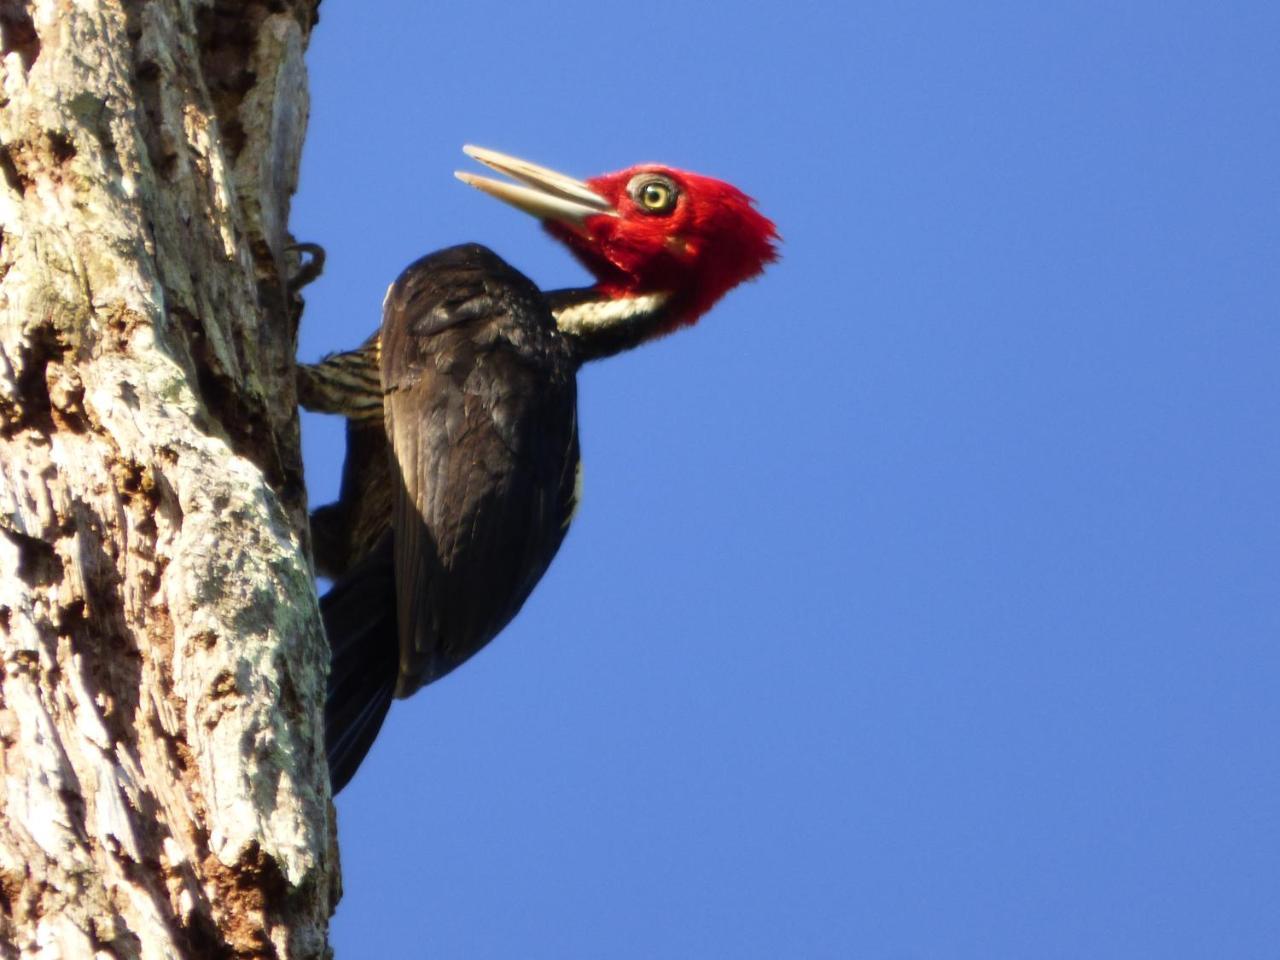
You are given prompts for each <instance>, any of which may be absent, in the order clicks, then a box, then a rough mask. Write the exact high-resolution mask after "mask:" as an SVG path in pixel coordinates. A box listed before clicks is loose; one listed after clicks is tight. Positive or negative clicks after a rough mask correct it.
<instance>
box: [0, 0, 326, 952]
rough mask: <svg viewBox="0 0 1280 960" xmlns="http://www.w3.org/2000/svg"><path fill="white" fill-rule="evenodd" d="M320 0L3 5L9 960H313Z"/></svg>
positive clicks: (3, 940) (321, 663) (0, 694)
mask: <svg viewBox="0 0 1280 960" xmlns="http://www.w3.org/2000/svg"><path fill="white" fill-rule="evenodd" d="M317 2H318V0H149V2H147V0H27V2H25V3H24V2H19V0H0V29H2V31H3V51H2V52H3V63H2V68H0V76H2V79H3V91H0V174H3V176H0V229H2V230H3V234H2V237H0V644H2V649H3V658H4V664H3V674H2V675H0V751H2V752H0V957H5V958H8V957H18V956H22V957H34V956H40V957H48V958H54V957H157V958H158V957H321V956H325V955H326V954H327V952H328V948H327V946H326V927H327V919H328V916H329V914H330V913H331V911H332V907H333V904H334V902H335V901H336V897H337V887H338V873H337V863H336V854H335V847H334V830H333V818H332V807H331V805H330V803H329V793H328V791H329V788H328V774H327V770H326V766H325V759H324V749H323V736H322V730H321V723H320V714H321V710H320V708H321V703H322V700H323V696H324V675H325V669H326V663H327V648H326V645H325V642H324V640H323V637H322V632H321V628H320V620H319V615H318V611H317V606H316V599H315V589H314V586H313V582H312V577H311V573H310V567H309V562H308V547H307V536H306V503H305V492H304V489H303V482H302V464H301V458H300V453H299V443H298V420H297V413H296V409H295V401H294V385H293V354H294V340H295V332H296V326H297V318H298V313H299V310H300V304H299V303H298V302H297V298H296V297H294V296H293V294H292V292H291V290H290V288H289V284H288V274H289V269H290V266H291V264H293V265H294V266H296V259H297V258H296V256H295V255H293V254H292V253H290V252H289V251H288V249H287V246H288V243H289V236H288V232H287V224H288V212H289V199H290V195H291V194H292V192H293V189H294V186H295V184H296V180H297V170H298V159H299V154H300V151H301V146H302V137H303V133H304V128H305V124H306V115H307V92H306V72H305V67H304V64H303V51H304V49H305V47H306V43H307V39H308V35H309V33H310V30H311V29H312V26H313V25H314V22H315V18H316V10H315V7H316V3H317Z"/></svg>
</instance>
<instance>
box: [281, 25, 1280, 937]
mask: <svg viewBox="0 0 1280 960" xmlns="http://www.w3.org/2000/svg"><path fill="white" fill-rule="evenodd" d="M371 10H373V11H375V13H374V15H371V13H370V11H371ZM1277 36H1280V7H1278V6H1276V5H1275V4H1269V3H1261V2H1259V3H1234V4H1233V3H1225V4H1219V5H1214V6H1212V7H1210V6H1209V5H1205V4H1191V3H1177V2H1174V3H1159V4H1157V3H1142V2H1134V3H1094V2H1085V3H1072V4H1023V3H979V4H966V5H959V4H943V3H928V2H918V3H888V2H880V3H816V4H815V3H802V2H793V3H787V4H781V3H769V2H766V3H760V4H756V5H755V6H752V7H747V6H745V5H744V6H734V5H727V4H724V5H718V4H708V5H704V6H694V5H689V4H679V3H672V2H667V0H656V2H648V3H645V4H638V5H606V4H599V3H584V2H577V3H564V4H560V5H558V6H556V7H555V8H554V11H553V10H551V9H550V8H548V9H544V10H539V9H537V8H536V6H535V5H527V6H523V7H520V6H517V5H513V4H492V3H470V4H460V3H455V4H421V3H418V2H410V0H400V2H389V0H387V2H381V3H378V4H376V5H373V7H370V6H368V5H361V4H354V3H338V2H335V0H327V2H326V3H325V4H324V5H323V6H322V20H321V23H320V25H319V28H318V30H317V32H316V34H315V36H314V42H313V44H312V47H311V51H310V54H309V65H310V69H311V82H312V83H311V89H312V98H313V102H312V118H311V128H310V135H309V140H308V145H307V152H306V156H305V162H304V169H303V180H302V188H301V191H300V193H299V195H298V197H297V200H296V204H295V207H294V214H293V229H294V232H295V234H296V235H297V236H298V237H299V238H300V239H304V240H310V241H315V242H319V243H322V244H323V245H324V246H325V247H326V248H327V250H328V254H329V265H328V268H327V271H326V273H325V275H324V277H323V278H322V279H321V280H320V281H318V282H317V283H316V284H315V285H313V286H312V287H309V288H308V290H307V298H308V301H309V302H308V307H307V312H306V315H305V317H304V321H303V330H302V336H301V347H300V353H301V356H302V357H303V358H304V359H314V358H315V357H317V356H319V355H320V354H322V353H324V352H326V351H330V350H335V349H339V348H343V347H349V346H353V345H355V344H357V343H358V342H360V341H361V340H362V339H363V338H364V337H365V336H366V335H367V334H368V333H370V332H371V331H372V330H373V329H374V327H375V325H376V324H377V322H378V305H379V303H380V300H381V297H382V294H383V291H384V290H385V288H386V286H387V284H388V283H389V282H390V281H391V280H392V279H393V278H394V277H395V275H396V274H397V273H398V272H399V270H400V269H401V268H402V267H403V266H404V265H405V264H407V263H408V262H409V261H411V260H413V259H414V258H416V257H417V256H419V255H421V254H422V253H425V252H428V251H431V250H434V249H437V248H439V247H442V246H447V245H449V244H453V243H457V242H461V241H469V240H474V241H479V242H482V243H485V244H488V245H489V246H491V247H493V248H494V249H495V250H497V251H498V253H500V254H501V255H502V256H504V257H505V258H507V259H508V260H509V261H510V262H511V263H512V264H514V265H515V266H516V267H518V268H519V269H521V270H522V271H524V272H525V273H527V274H529V275H530V276H531V277H533V278H534V279H535V280H536V281H537V282H538V283H540V284H541V285H542V286H544V287H558V286H566V285H573V284H577V283H580V282H583V280H584V275H583V273H582V271H581V270H580V268H578V267H577V266H576V265H575V264H574V263H573V262H572V260H571V259H570V258H569V257H568V255H567V254H565V253H564V252H563V251H562V250H560V249H558V248H557V247H556V246H555V245H554V244H553V242H552V241H551V240H550V239H548V238H547V237H545V236H544V235H542V233H541V232H540V231H539V230H538V229H537V228H536V227H535V225H534V224H533V223H532V222H531V221H528V220H527V218H525V217H523V216H522V215H520V214H518V213H516V212H514V211H512V210H510V209H508V208H506V207H504V206H502V205H501V204H498V203H496V202H495V201H493V200H491V199H489V198H486V197H484V196H482V195H481V194H479V193H477V192H476V191H473V190H470V189H468V188H466V187H465V186H463V185H462V184H460V183H458V182H456V181H455V180H454V179H453V178H452V171H453V170H454V169H457V168H459V167H464V168H466V167H468V165H469V162H468V161H467V160H466V158H465V157H463V156H462V154H461V153H460V152H459V147H460V146H461V145H462V144H463V143H477V144H481V145H484V146H489V147H493V148H496V149H499V150H503V151H507V152H510V153H514V154H516V155H519V156H524V157H527V158H529V159H531V160H534V161H537V162H541V163H545V164H548V165H551V166H555V167H557V168H560V169H563V170H565V171H567V172H570V173H574V174H577V175H580V176H586V175H591V174H595V173H601V172H605V171H609V170H616V169H619V168H622V167H626V166H629V165H631V164H633V163H637V162H641V161H650V160H653V161H661V162H666V163H670V164H672V165H675V166H679V167H684V168H687V169H691V170H695V171H698V172H702V173H707V174H711V175H714V176H719V177H722V178H724V179H727V180H730V181H732V182H734V183H736V184H737V185H739V186H740V187H742V188H743V189H744V190H746V191H747V192H748V193H750V194H752V195H753V196H755V197H756V198H757V199H758V201H759V205H760V207H761V209H762V210H763V211H764V212H765V213H766V214H767V215H769V216H770V217H772V218H773V219H774V220H775V221H776V222H777V223H778V226H779V228H780V230H781V232H782V235H783V237H784V241H785V243H784V247H783V260H782V261H781V262H780V263H778V264H776V265H774V266H773V267H772V268H771V269H770V270H769V271H768V273H767V274H766V275H765V276H764V277H763V278H761V279H760V280H759V281H758V282H756V283H753V284H750V285H747V286H745V287H743V288H741V289H739V290H737V291H735V292H734V293H732V294H731V295H730V296H729V297H728V298H726V299H725V300H724V301H723V302H722V303H721V304H720V305H719V306H718V307H717V308H716V309H715V310H714V311H713V312H712V313H711V314H710V315H709V316H707V317H706V318H705V319H704V320H703V322H702V323H701V324H700V325H699V326H698V327H697V328H695V329H693V330H690V331H687V332H682V333H680V334H678V335H676V336H672V337H670V338H668V339H666V340H664V341H662V342H660V343H658V344H655V345H651V346H649V347H646V348H644V349H642V350H638V351H636V352H634V353H632V354H629V355H626V356H622V357H618V358H615V359H612V360H609V361H607V362H603V363H600V364H597V365H594V366H592V367H590V368H588V369H587V370H585V371H584V372H583V374H582V375H581V377H580V393H581V397H580V404H581V427H582V444H583V456H584V461H585V475H584V480H585V493H584V497H583V501H582V507H581V510H580V512H579V514H578V517H577V519H576V521H575V523H574V526H573V529H572V530H571V532H570V535H569V537H568V539H567V541H566V542H565V545H564V547H563V549H562V550H561V552H560V555H559V557H558V558H557V560H556V562H555V564H554V565H553V567H552V569H551V571H550V572H549V573H548V575H547V576H546V578H545V579H544V580H543V582H542V584H541V585H540V586H539V587H538V589H537V590H536V591H535V593H534V595H533V597H532V598H531V600H530V601H529V603H528V604H527V605H526V607H525V609H524V611H523V612H522V613H521V615H520V616H519V617H518V618H517V619H516V620H515V621H514V622H513V623H512V625H511V626H510V627H509V628H508V629H507V631H506V632H505V633H504V634H503V635H502V636H501V637H500V638H499V639H498V640H497V641H495V642H494V643H493V644H492V645H491V646H490V647H489V648H488V649H487V650H485V651H484V652H483V653H482V654H481V655H479V656H478V657H477V658H476V659H475V660H473V661H472V662H470V663H468V664H467V665H466V666H465V667H464V668H463V669H461V670H459V671H458V672H457V673H456V674H454V675H452V676H450V677H448V678H447V679H445V680H444V681H442V682H440V683H438V684H436V685H434V686H432V687H429V688H428V689H426V690H425V691H423V692H422V693H420V694H419V695H418V696H417V697H415V698H414V699H412V700H410V701H407V702H401V703H398V704H397V705H396V707H395V708H394V709H393V711H392V714H391V716H390V719H389V721H388V724H387V727H386V729H385V730H384V732H383V734H382V737H381V739H380V741H379V742H378V744H377V746H376V747H375V748H374V751H373V753H372V754H371V756H370V758H369V760H368V761H367V763H366V765H365V767H364V768H363V769H362V770H361V772H360V774H359V775H358V777H357V778H356V780H355V781H354V782H353V784H352V785H351V786H350V788H349V789H348V790H347V791H346V792H345V793H344V794H343V796H342V797H341V798H340V800H339V802H338V812H339V829H340V838H341V843H342V859H343V866H344V875H345V888H346V892H345V897H344V900H343V902H342V905H341V907H340V908H339V911H338V914H337V916H336V918H335V921H334V927H333V942H334V944H335V947H336V948H337V950H338V955H339V956H340V957H347V958H359V957H385V956H426V955H430V956H431V957H433V958H448V957H465V958H486V957H493V958H506V957H517V956H518V957H524V958H543V957H546V958H560V957H610V958H632V957H634V958H653V957H711V956H724V957H735V958H753V957H759V958H776V957H860V958H862V957H866V958H880V957H884V958H932V957H938V958H993V957H999V958H1004V957H1010V958H1023V957H1037V958H1054V957H1063V958H1075V957H1085V956H1087V957H1090V958H1093V960H1099V958H1111V957H1115V958H1134V957H1161V958H1181V957H1188V958H1191V957H1206V958H1210V957H1212V958H1220V957H1232V958H1253V957H1258V958H1263V957H1267V958H1271V957H1274V956H1276V950H1277V944H1280V748H1278V747H1277V731H1278V730H1280V696H1278V695H1277V692H1278V690H1280V643H1278V641H1280V589H1278V587H1280V426H1278V424H1280V322H1278V321H1280V52H1278V50H1280V48H1277V46H1276V37H1277ZM304 427H305V431H306V456H307V476H308V485H309V489H310V491H311V496H312V498H313V502H314V503H316V504H319V503H322V502H325V501H326V500H328V499H330V498H331V497H332V496H333V495H334V493H335V492H336V489H337V482H338V471H339V468H340V464H341V457H342V447H341V430H340V426H339V424H338V423H337V421H333V420H327V419H324V418H317V417H310V416H308V417H307V418H306V420H305V421H304Z"/></svg>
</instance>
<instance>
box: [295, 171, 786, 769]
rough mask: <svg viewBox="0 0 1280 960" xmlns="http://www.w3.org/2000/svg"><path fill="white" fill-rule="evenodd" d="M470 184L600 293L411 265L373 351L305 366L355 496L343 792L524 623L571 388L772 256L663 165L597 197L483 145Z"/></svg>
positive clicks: (601, 180) (608, 179)
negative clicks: (529, 223) (394, 714)
mask: <svg viewBox="0 0 1280 960" xmlns="http://www.w3.org/2000/svg"><path fill="white" fill-rule="evenodd" d="M463 150H464V152H465V153H466V154H467V155H468V156H470V157H472V158H473V159H475V160H477V161H478V162H480V163H481V164H484V165H485V166H487V167H489V168H491V169H492V170H495V171H497V172H498V173H500V174H502V175H504V176H505V177H507V178H508V179H506V180H498V179H494V178H491V177H487V176H478V175H476V174H473V173H465V172H458V173H457V174H456V176H457V177H458V178H459V179H460V180H462V181H463V182H465V183H468V184H470V185H471V186H473V187H476V188H477V189H479V190H481V191H483V192H485V193H487V194H489V195H490V196H493V197H496V198H497V199H499V200H503V201H505V202H506V203H508V204H510V205H512V206H514V207H516V208H517V209H520V210H522V211H524V212H526V213H529V214H532V215H533V216H534V217H537V218H538V219H539V220H540V221H541V222H542V224H543V226H544V228H545V229H546V230H547V232H548V233H550V234H551V236H552V237H554V238H555V239H556V240H558V241H559V242H561V243H563V244H564V245H565V246H566V247H567V248H568V249H569V251H570V252H571V253H572V254H573V255H574V256H575V257H576V258H577V259H578V260H579V261H580V262H581V263H582V264H583V265H584V266H585V267H586V268H587V270H588V271H590V273H591V274H592V275H593V277H594V278H595V283H594V284H592V285H591V286H589V287H585V288H582V289H571V290H556V291H551V292H547V293H542V292H540V291H539V290H538V289H537V287H536V286H535V285H534V284H533V283H532V282H531V281H530V280H528V279H527V278H526V277H524V276H523V275H522V274H520V273H519V272H518V271H517V270H515V269H514V268H512V267H511V266H509V265H508V264H506V263H505V262H503V260H502V259H500V258H499V257H498V256H497V255H496V254H494V253H493V252H492V251H490V250H488V249H486V248H484V247H482V246H479V245H477V244H464V245H462V246H457V247H450V248H448V249H445V250H441V251H439V252H437V253H433V254H430V255H428V256H426V257H423V258H422V259H420V260H418V261H416V262H415V263H413V264H411V265H410V266H409V267H408V268H406V269H405V271H404V272H403V273H402V274H401V275H400V277H399V278H398V279H397V280H396V281H395V283H393V284H392V285H391V287H390V289H389V290H388V291H387V296H386V299H385V301H384V302H383V311H382V326H381V329H380V330H379V332H378V333H376V334H374V336H373V337H371V338H370V339H369V340H367V341H366V342H365V344H364V345H363V346H361V347H360V348H358V349H356V350H352V351H349V352H345V353H339V354H335V355H333V356H330V357H328V358H326V359H325V360H323V361H321V362H320V363H319V364H314V365H302V366H300V367H299V377H298V392H299V398H300V400H301V402H302V404H303V406H304V407H306V408H308V409H311V410H316V411H318V412H325V413H338V414H341V415H343V416H345V417H346V418H347V420H348V425H347V456H346V462H345V464H344V468H343V478H342V489H341V493H340V495H339V498H338V500H337V501H336V502H335V503H332V504H329V505H327V506H324V507H321V508H320V509H318V510H316V511H315V512H314V513H313V514H312V519H311V527H312V540H313V547H314V553H315V561H316V570H317V572H318V573H320V574H322V575H326V576H330V577H333V578H334V579H335V582H334V585H333V587H332V589H331V590H330V591H329V592H328V593H326V594H325V596H324V597H323V598H322V600H321V611H322V613H323V616H324V622H325V628H326V632H327V633H328V636H329V643H330V647H331V649H332V663H331V669H330V677H329V690H328V696H327V701H326V707H325V724H326V748H327V752H328V756H329V767H330V778H331V780H332V785H333V790H334V792H335V793H337V792H338V791H339V790H340V789H342V787H343V786H345V785H346V783H347V782H348V781H349V780H350V778H351V776H352V775H353V774H354V773H355V771H356V768H357V767H358V766H359V764H360V762H361V761H362V760H363V758H364V756H365V754H366V753H367V752H368V750H369V748H370V746H371V745H372V743H373V740H374V738H375V736H376V735H377V732H378V730H379V729H380V728H381V725H382V722H383V719H384V718H385V716H386V713H387V710H388V709H389V707H390V704H391V701H392V700H393V699H395V698H403V697H407V696H409V695H411V694H413V693H414V692H415V691H417V690H418V689H419V688H421V687H422V686H423V685H425V684H427V683H430V682H432V681H434V680H437V679H439V678H440V677H442V676H444V675H445V674H446V673H448V672H449V671H451V670H453V669H454V668H455V667H457V666H459V665H460V664H461V663H463V662H464V661H465V660H467V659H468V658H469V657H470V656H472V655H473V654H474V653H476V651H478V650H479V649H480V648H481V647H483V646H484V645H485V644H486V643H488V642H489V641H490V640H491V639H493V637H494V636H496V635H497V633H498V632H499V631H501V630H502V629H503V627H505V626H506V624H507V623H508V622H509V621H510V620H511V618H512V617H514V616H515V615H516V613H517V612H518V611H519V610H520V607H521V605H522V604H523V603H524V601H525V599H526V598H527V597H528V596H529V594H530V592H531V591H532V590H533V588H534V586H535V585H536V584H537V582H538V580H539V579H540V578H541V577H542V575H543V573H544V572H545V571H546V569H547V567H548V565H549V564H550V563H551V560H552V558H553V557H554V556H555V554H556V551H557V550H558V549H559V546H560V543H561V541H562V540H563V538H564V535H565V532H566V531H567V529H568V526H569V522H570V520H571V518H572V515H573V511H574V508H575V505H576V501H577V482H578V476H579V460H578V429H577V396H576V382H575V381H576V372H577V370H578V368H579V367H580V366H582V365H583V364H584V363H587V362H590V361H592V360H598V359H601V358H604V357H609V356H612V355H614V354H616V353H619V352H621V351H624V350H628V349H630V348H632V347H636V346H639V345H640V344H642V343H645V342H647V341H649V340H653V339H655V338H657V337H661V336H663V335H665V334H668V333H671V332H672V331H674V330H676V329H678V328H680V327H683V326H687V325H689V324H692V323H694V322H695V321H697V320H698V318H699V317H701V316H702V315H703V314H704V313H706V312H707V310H709V309H710V308H711V307H712V305H713V304H715V302H716V301H717V300H719V299H720V298H721V297H722V296H724V294H725V293H727V292H728V291H729V290H731V289H732V288H734V287H735V286H737V285H738V284H740V283H742V282H743V281H745V280H749V279H751V278H753V277H755V276H757V275H758V274H759V273H761V271H762V270H763V269H764V268H765V266H766V265H767V264H768V263H770V262H771V261H773V260H775V259H776V258H777V242H778V234H777V230H776V228H775V227H774V224H773V223H772V222H771V221H769V220H768V219H766V218H765V217H764V216H763V215H761V214H760V213H759V212H758V211H757V210H756V208H755V203H754V201H753V200H751V198H750V197H748V196H747V195H746V194H744V193H743V192H742V191H740V190H738V189H737V188H736V187H733V186H731V185H729V184H727V183H724V182H722V181H719V180H715V179H712V178H710V177H705V176H700V175H698V174H693V173H688V172H686V171H682V170H676V169H674V168H671V167H667V166H661V165H658V164H642V165H640V166H636V167H631V168H629V169H627V170H623V171H620V172H618V173H610V174H605V175H602V176H599V177H594V178H591V179H588V180H586V181H581V180H576V179H574V178H572V177H569V176H566V175H564V174H562V173H558V172H556V171H554V170H549V169H547V168H546V167H541V166H538V165H536V164H533V163H529V162H528V161H525V160H520V159H517V158H515V157H511V156H507V155H506V154H502V153H498V152H496V151H493V150H485V149H481V148H479V147H470V146H468V147H464V148H463Z"/></svg>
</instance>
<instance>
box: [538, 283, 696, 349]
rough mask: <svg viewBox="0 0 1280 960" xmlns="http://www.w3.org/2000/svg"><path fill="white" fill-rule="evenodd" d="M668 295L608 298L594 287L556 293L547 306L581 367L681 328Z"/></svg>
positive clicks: (549, 296)
mask: <svg viewBox="0 0 1280 960" xmlns="http://www.w3.org/2000/svg"><path fill="white" fill-rule="evenodd" d="M672 299H673V298H672V296H671V295H670V294H667V293H646V294H636V295H623V296H618V295H616V294H608V293H605V292H604V291H601V290H599V289H597V288H595V287H587V288H584V289H581V290H554V291H552V292H550V293H548V294H547V302H548V303H549V304H550V306H551V312H552V313H553V314H554V315H555V318H556V326H557V327H558V328H559V330H560V332H561V334H563V335H564V337H565V339H566V340H568V341H569V344H570V345H571V347H572V348H573V352H574V356H575V357H576V358H577V360H578V362H579V363H588V362H590V361H592V360H600V359H602V358H604V357H611V356H613V355H614V354H615V353H621V352H622V351H624V350H630V349H631V348H632V347H638V346H639V345H640V344H642V343H644V342H645V341H647V340H652V339H653V338H654V337H659V336H662V335H663V334H664V333H669V332H670V331H671V330H673V329H674V328H675V327H676V326H678V325H679V323H680V320H679V316H678V311H677V310H676V309H675V307H674V305H673V303H672Z"/></svg>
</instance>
